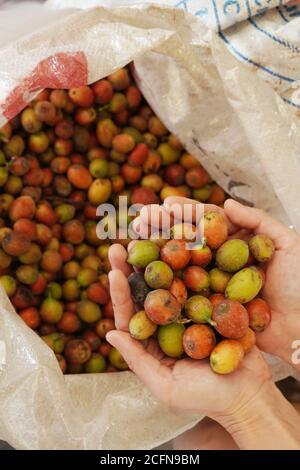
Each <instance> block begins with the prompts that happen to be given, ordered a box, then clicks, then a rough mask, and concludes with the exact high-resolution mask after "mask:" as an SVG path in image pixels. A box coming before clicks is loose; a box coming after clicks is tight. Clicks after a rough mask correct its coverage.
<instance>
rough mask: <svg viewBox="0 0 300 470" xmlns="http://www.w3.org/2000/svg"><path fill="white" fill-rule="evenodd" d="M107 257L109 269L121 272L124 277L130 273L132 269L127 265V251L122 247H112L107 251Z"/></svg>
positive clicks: (115, 245) (116, 245) (117, 245)
mask: <svg viewBox="0 0 300 470" xmlns="http://www.w3.org/2000/svg"><path fill="white" fill-rule="evenodd" d="M108 256H109V261H110V265H111V269H118V270H119V271H122V273H123V274H124V275H125V276H126V277H128V276H129V274H130V273H132V268H131V266H129V264H128V263H127V251H126V249H125V248H124V246H122V245H119V244H114V245H112V246H111V247H110V249H109V252H108Z"/></svg>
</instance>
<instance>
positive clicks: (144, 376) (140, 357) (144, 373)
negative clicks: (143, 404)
mask: <svg viewBox="0 0 300 470" xmlns="http://www.w3.org/2000/svg"><path fill="white" fill-rule="evenodd" d="M106 339H107V341H108V342H109V343H110V344H111V345H112V346H114V347H115V348H116V349H117V350H118V351H119V352H120V353H121V354H122V356H123V357H124V359H125V361H126V362H127V364H128V367H129V368H130V369H131V370H132V371H133V372H134V373H135V374H136V375H137V376H138V377H139V378H140V379H141V380H142V382H144V384H145V385H146V386H147V387H148V388H149V390H150V391H151V392H152V393H153V395H155V396H156V397H157V398H158V399H160V400H164V397H165V396H167V395H168V394H167V387H168V383H169V379H170V375H171V372H170V369H168V367H166V366H163V365H162V364H161V363H160V362H159V360H158V359H156V358H155V357H153V356H152V355H151V354H149V353H148V352H147V351H146V350H145V348H144V347H143V345H142V343H140V342H139V341H136V340H135V339H133V338H132V337H131V336H130V334H129V333H126V332H124V331H117V330H113V331H110V332H109V333H107V335H106Z"/></svg>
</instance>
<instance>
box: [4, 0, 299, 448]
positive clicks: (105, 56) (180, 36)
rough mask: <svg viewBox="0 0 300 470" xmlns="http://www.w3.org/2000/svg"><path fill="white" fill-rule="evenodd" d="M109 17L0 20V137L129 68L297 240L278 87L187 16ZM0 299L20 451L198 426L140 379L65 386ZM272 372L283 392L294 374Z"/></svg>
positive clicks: (190, 142)
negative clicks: (30, 114)
mask: <svg viewBox="0 0 300 470" xmlns="http://www.w3.org/2000/svg"><path fill="white" fill-rule="evenodd" d="M100 3H101V2H96V1H95V0H91V1H85V2H84V5H85V8H86V7H88V6H93V7H94V8H92V9H90V8H86V9H84V10H79V9H78V8H77V7H79V6H80V2H78V1H76V0H73V1H72V0H65V2H63V1H60V2H59V5H58V3H57V2H55V1H50V2H48V3H47V5H48V7H49V8H50V7H52V8H54V9H52V10H49V11H46V10H45V7H42V6H40V5H37V4H27V3H24V4H21V5H19V6H18V7H17V8H16V9H13V10H7V11H5V12H3V13H1V14H0V63H1V69H0V124H1V125H2V124H3V123H4V122H6V120H7V119H10V118H11V117H13V116H14V115H16V114H17V113H18V112H20V111H21V109H22V108H23V107H24V106H25V105H26V103H28V102H29V101H30V100H31V99H32V98H33V97H34V96H35V95H36V93H37V92H38V91H39V90H40V89H42V88H44V87H55V88H56V87H67V88H69V87H74V86H80V85H83V84H86V83H92V82H94V81H95V80H98V79H100V78H102V77H105V76H106V75H108V74H109V73H112V72H113V71H115V70H117V69H118V68H120V67H122V66H124V65H125V64H127V63H129V62H130V61H132V60H133V61H134V64H135V73H136V79H137V82H138V84H139V86H140V87H141V89H142V91H143V93H144V95H145V97H146V99H147V100H148V102H149V103H150V104H151V106H152V107H153V108H154V110H155V112H156V113H157V114H158V115H159V116H160V117H161V118H162V120H163V121H164V122H165V124H166V125H167V126H168V128H169V129H170V130H171V131H173V132H174V133H176V134H177V135H178V136H179V137H180V139H181V140H182V142H183V143H184V145H185V146H186V148H187V149H188V150H189V151H190V152H192V153H193V154H195V155H196V156H198V157H199V159H200V160H201V162H202V163H203V165H204V166H205V167H206V168H207V170H208V171H209V172H210V174H211V175H212V176H213V177H214V178H215V179H216V180H217V181H218V183H219V184H221V185H222V186H223V187H224V189H226V190H227V191H229V192H230V193H231V194H232V195H233V196H234V197H236V198H239V199H240V200H242V201H246V202H248V203H249V204H253V205H257V206H260V207H264V208H265V209H267V210H269V211H270V212H272V213H273V214H274V215H276V216H278V217H280V218H281V219H282V220H284V221H286V222H287V223H292V224H293V225H294V226H295V227H297V228H298V229H299V228H300V217H299V212H300V203H299V202H300V201H299V195H298V191H297V188H298V187H299V182H300V169H299V160H298V149H299V145H298V144H299V125H298V122H297V119H296V118H295V113H294V112H291V108H290V106H289V105H288V104H287V103H286V102H284V101H283V100H282V98H281V97H280V96H279V95H278V94H277V93H276V91H275V90H274V87H273V84H269V83H268V82H267V81H265V80H263V79H262V78H261V77H260V76H259V74H258V73H256V70H252V69H251V68H249V67H247V65H245V64H244V63H243V62H242V61H239V60H238V59H237V58H236V57H235V56H234V55H233V54H232V53H231V52H230V51H229V50H228V49H227V48H226V44H225V43H224V41H222V38H221V37H220V36H219V35H217V34H216V32H214V31H213V30H210V29H209V28H208V27H207V25H206V24H205V22H203V21H202V19H199V18H198V17H197V16H192V15H190V14H187V13H186V12H185V11H183V10H182V9H180V8H177V9H174V8H169V7H162V6H159V5H149V6H146V5H142V4H139V5H132V6H127V7H125V6H122V7H120V8H114V7H113V5H114V4H116V2H109V3H108V2H106V4H107V5H108V7H107V8H103V7H95V5H96V4H100ZM118 3H119V2H118ZM135 3H136V2H135ZM137 3H140V2H137ZM204 3H205V2H203V1H202V0H199V5H200V4H201V5H202V6H203V4H204ZM122 5H125V1H123V2H122ZM61 6H66V7H69V9H59V10H56V9H55V8H56V7H61ZM239 21H240V19H239ZM12 22H13V24H14V25H18V27H15V28H14V31H13V32H12V30H11V29H10V28H9V27H8V26H7V25H8V24H12ZM241 24H242V23H241ZM5 25H6V27H5ZM0 299H1V307H0V345H2V346H3V347H2V346H1V348H0V351H2V352H3V351H4V352H5V354H4V352H3V354H2V356H3V361H2V362H3V364H2V365H0V439H3V440H6V441H7V442H9V443H10V444H11V445H12V446H14V447H16V448H18V449H47V448H48V449H149V448H152V447H154V446H157V445H159V444H161V443H163V442H165V441H167V440H169V439H171V438H173V437H175V436H176V435H178V434H180V433H182V432H183V431H184V430H186V429H189V428H190V427H192V426H193V425H194V424H195V423H196V422H197V421H198V420H199V419H201V417H200V416H198V415H195V414H192V413H191V414H190V413H186V412H184V413H183V412H178V411H176V410H171V409H168V408H166V407H165V406H162V405H160V404H159V403H157V401H156V400H155V399H154V398H153V397H152V396H151V395H150V393H149V392H148V390H147V389H146V388H145V387H144V386H143V385H142V384H141V383H140V381H139V380H138V379H137V378H136V377H135V376H134V375H133V374H132V373H131V372H122V373H118V374H95V375H77V376H63V375H62V374H61V372H60V370H59V367H58V365H57V362H56V359H55V357H54V355H53V353H52V351H51V350H50V349H49V348H48V347H47V346H46V345H45V344H44V343H43V341H42V340H41V339H40V338H39V337H38V336H37V335H36V334H35V333H34V332H33V331H31V330H30V329H29V328H28V327H27V326H26V325H25V324H24V323H23V321H22V320H21V319H20V318H19V316H18V315H17V314H16V313H15V311H14V310H13V308H12V306H11V304H10V302H9V300H8V299H7V297H6V296H5V294H4V292H3V291H1V292H0ZM0 355H1V354H0ZM270 362H271V364H272V369H273V372H274V379H280V378H283V377H285V376H287V375H290V374H291V373H292V371H291V369H290V368H289V367H287V366H286V365H284V364H282V363H281V362H280V361H278V360H277V359H276V358H271V359H270Z"/></svg>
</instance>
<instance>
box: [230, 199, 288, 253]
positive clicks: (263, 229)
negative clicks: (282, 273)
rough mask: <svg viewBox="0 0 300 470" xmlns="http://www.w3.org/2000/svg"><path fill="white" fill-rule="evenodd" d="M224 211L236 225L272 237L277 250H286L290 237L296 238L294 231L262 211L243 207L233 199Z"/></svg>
mask: <svg viewBox="0 0 300 470" xmlns="http://www.w3.org/2000/svg"><path fill="white" fill-rule="evenodd" d="M224 211H225V214H226V215H227V217H228V218H229V219H230V220H231V221H232V222H233V223H234V224H236V225H238V226H240V227H242V228H245V229H247V230H251V231H252V232H254V233H261V234H264V235H267V236H268V237H270V238H271V239H272V240H273V241H274V244H275V246H276V248H286V245H287V243H288V242H289V240H290V237H291V236H292V237H294V232H293V231H292V230H290V229H289V228H288V227H286V226H285V225H283V224H282V223H280V222H278V221H277V220H275V219H273V217H271V216H270V215H268V214H267V213H266V212H265V211H263V210H261V209H255V208H252V207H248V206H243V205H242V204H240V203H239V202H237V201H234V200H233V199H227V200H226V201H225V203H224Z"/></svg>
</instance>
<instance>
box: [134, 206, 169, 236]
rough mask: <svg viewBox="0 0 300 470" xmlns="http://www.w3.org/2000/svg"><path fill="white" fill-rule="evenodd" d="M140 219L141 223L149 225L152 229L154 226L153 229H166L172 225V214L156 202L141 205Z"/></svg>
mask: <svg viewBox="0 0 300 470" xmlns="http://www.w3.org/2000/svg"><path fill="white" fill-rule="evenodd" d="M140 219H141V222H142V223H143V224H145V225H149V226H151V229H152V230H153V228H154V229H155V230H164V231H168V230H170V227H172V226H173V225H174V218H173V216H172V214H170V213H169V212H168V211H166V209H165V207H164V206H159V205H158V204H152V205H149V206H145V207H143V209H142V210H141V213H140Z"/></svg>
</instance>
